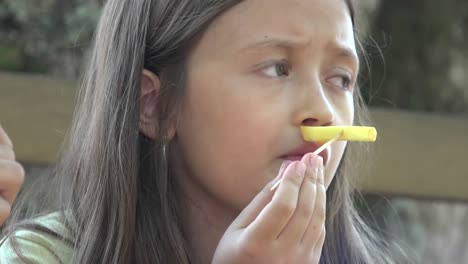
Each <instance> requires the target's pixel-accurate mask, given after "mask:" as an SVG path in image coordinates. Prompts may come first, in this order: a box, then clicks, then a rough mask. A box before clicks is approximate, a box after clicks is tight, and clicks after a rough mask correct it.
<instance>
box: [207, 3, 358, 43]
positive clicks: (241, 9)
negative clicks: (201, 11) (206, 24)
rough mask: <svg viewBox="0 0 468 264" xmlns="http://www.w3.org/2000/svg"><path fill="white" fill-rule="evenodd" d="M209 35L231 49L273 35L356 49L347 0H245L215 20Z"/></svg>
mask: <svg viewBox="0 0 468 264" xmlns="http://www.w3.org/2000/svg"><path fill="white" fill-rule="evenodd" d="M207 35H208V36H206V37H208V38H210V40H207V41H210V42H213V43H216V45H217V46H218V47H224V48H231V49H232V50H238V49H242V48H244V47H245V46H247V45H251V44H252V43H255V42H258V41H261V40H265V39H268V38H270V37H271V38H275V37H279V38H281V39H284V38H287V39H289V40H292V41H294V42H304V43H307V42H309V43H310V42H311V41H313V42H323V44H327V45H328V44H338V45H339V46H345V48H348V49H350V50H355V46H354V33H353V26H352V22H351V17H350V13H349V9H348V7H347V5H346V3H345V1H344V0H245V1H243V2H241V3H240V4H238V5H237V6H234V7H233V8H231V9H230V10H228V11H227V12H226V13H225V14H223V15H222V16H220V17H219V18H218V19H217V20H215V21H214V23H213V24H212V25H211V26H210V28H209V29H208V32H207Z"/></svg>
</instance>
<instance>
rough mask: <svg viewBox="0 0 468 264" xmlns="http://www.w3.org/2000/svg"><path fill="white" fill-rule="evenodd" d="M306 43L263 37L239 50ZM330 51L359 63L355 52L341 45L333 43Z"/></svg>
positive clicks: (282, 47)
mask: <svg viewBox="0 0 468 264" xmlns="http://www.w3.org/2000/svg"><path fill="white" fill-rule="evenodd" d="M305 45H307V42H305V41H301V40H297V39H296V40H294V39H291V40H287V39H280V38H268V39H264V40H261V41H258V42H255V43H252V44H249V45H247V46H246V47H243V48H241V51H248V50H256V49H261V48H280V49H291V48H295V47H301V46H302V47H303V46H305ZM328 49H330V50H331V51H333V52H334V53H335V54H336V55H337V57H341V58H345V59H351V60H353V61H354V62H356V63H359V58H358V57H357V55H356V53H355V52H354V51H353V50H352V49H350V48H348V47H345V46H343V45H340V44H337V43H333V44H331V47H329V48H328Z"/></svg>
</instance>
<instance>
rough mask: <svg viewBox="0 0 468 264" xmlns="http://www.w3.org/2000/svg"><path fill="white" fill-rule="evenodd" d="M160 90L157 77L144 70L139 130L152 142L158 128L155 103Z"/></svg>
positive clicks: (159, 82)
mask: <svg viewBox="0 0 468 264" xmlns="http://www.w3.org/2000/svg"><path fill="white" fill-rule="evenodd" d="M160 89H161V81H160V79H159V77H158V76H157V75H156V74H154V73H152V72H151V71H148V70H146V69H144V70H143V72H142V74H141V88H140V118H139V128H140V132H141V133H143V134H144V135H145V136H147V137H148V138H151V139H153V140H154V139H156V134H157V127H158V111H157V102H158V97H159V91H160Z"/></svg>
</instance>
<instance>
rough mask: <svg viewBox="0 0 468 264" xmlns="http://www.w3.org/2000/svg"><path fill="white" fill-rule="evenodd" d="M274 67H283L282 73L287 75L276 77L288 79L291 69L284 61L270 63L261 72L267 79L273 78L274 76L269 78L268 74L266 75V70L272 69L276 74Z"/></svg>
mask: <svg viewBox="0 0 468 264" xmlns="http://www.w3.org/2000/svg"><path fill="white" fill-rule="evenodd" d="M276 66H284V67H285V68H283V71H287V73H286V74H285V75H278V77H281V76H285V77H288V76H289V75H290V72H289V71H291V67H290V65H289V63H288V62H287V61H286V60H280V61H275V62H273V63H270V64H268V65H266V66H265V67H263V68H262V72H263V73H264V74H265V75H267V76H268V77H271V78H274V76H270V75H268V74H266V73H265V72H266V70H267V69H270V68H272V67H274V71H276V72H277V69H278V68H276Z"/></svg>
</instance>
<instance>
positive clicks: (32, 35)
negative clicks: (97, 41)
mask: <svg viewBox="0 0 468 264" xmlns="http://www.w3.org/2000/svg"><path fill="white" fill-rule="evenodd" d="M99 12H100V4H99V3H98V2H96V1H89V0H88V1H83V0H75V1H73V0H68V1H60V0H35V1H28V0H3V1H2V2H0V22H1V23H0V69H4V70H15V71H26V72H47V73H51V74H54V75H58V76H61V77H65V78H75V77H76V76H77V75H78V73H79V67H80V64H81V59H82V57H83V53H84V52H85V51H86V48H87V46H88V44H89V42H90V40H91V37H92V34H93V31H94V28H95V25H96V23H97V20H98V17H99ZM12 43H14V44H13V45H12Z"/></svg>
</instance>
